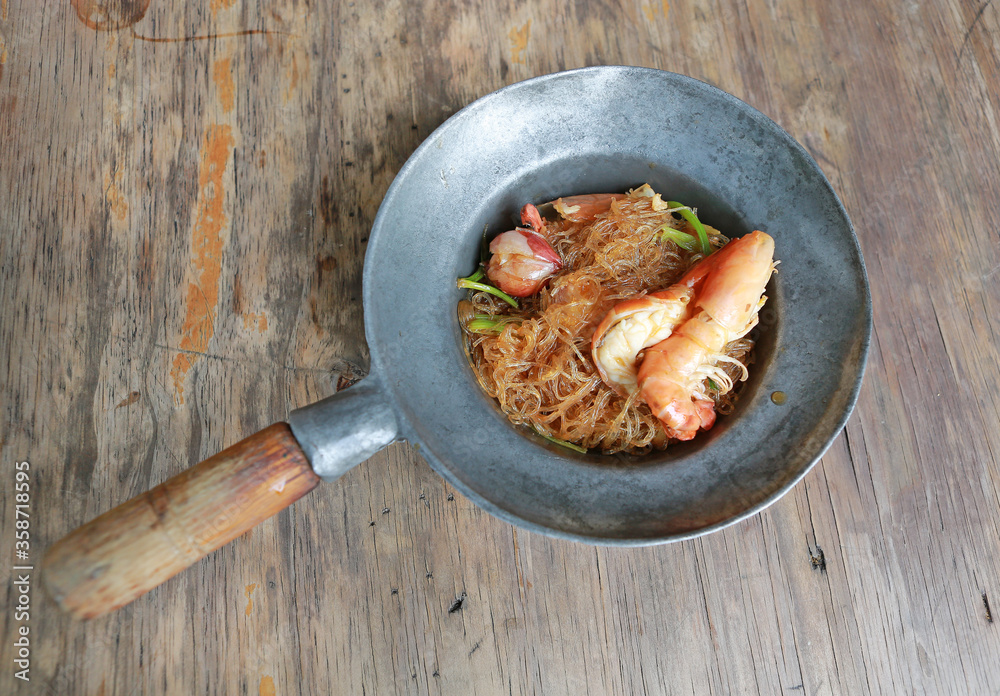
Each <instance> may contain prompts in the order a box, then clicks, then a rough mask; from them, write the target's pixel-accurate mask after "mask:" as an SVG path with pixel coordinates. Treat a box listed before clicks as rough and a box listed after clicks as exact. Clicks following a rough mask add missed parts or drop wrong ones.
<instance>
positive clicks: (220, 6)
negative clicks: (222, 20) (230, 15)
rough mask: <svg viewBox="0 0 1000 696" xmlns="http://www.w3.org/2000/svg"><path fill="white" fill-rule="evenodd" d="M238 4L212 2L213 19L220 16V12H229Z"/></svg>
mask: <svg viewBox="0 0 1000 696" xmlns="http://www.w3.org/2000/svg"><path fill="white" fill-rule="evenodd" d="M235 4H236V0H212V2H211V3H210V4H209V7H210V8H211V9H212V19H215V16H216V15H217V14H219V10H228V9H229V8H230V7H232V6H233V5H235Z"/></svg>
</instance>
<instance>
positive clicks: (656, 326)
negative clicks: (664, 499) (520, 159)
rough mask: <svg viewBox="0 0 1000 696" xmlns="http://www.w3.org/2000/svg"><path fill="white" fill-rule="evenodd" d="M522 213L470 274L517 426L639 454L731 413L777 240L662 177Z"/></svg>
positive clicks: (481, 359) (468, 283)
mask: <svg viewBox="0 0 1000 696" xmlns="http://www.w3.org/2000/svg"><path fill="white" fill-rule="evenodd" d="M540 211H541V212H540ZM541 213H545V217H543V216H542V214H541ZM521 223H522V224H521V226H520V227H518V228H516V229H514V230H511V231H509V232H504V233H503V234H501V235H498V236H497V237H496V238H495V239H494V240H493V241H492V243H491V244H490V246H489V250H490V252H491V255H490V258H489V260H488V262H487V261H485V260H484V263H483V264H482V268H480V269H479V270H477V271H476V273H474V274H473V275H472V276H469V277H468V278H461V279H459V286H460V287H464V288H467V289H469V290H470V294H469V296H468V298H467V299H465V300H463V301H462V302H461V303H460V304H459V318H460V322H461V325H462V328H463V331H464V334H465V338H466V342H467V348H468V352H469V356H470V361H471V363H472V367H473V370H474V371H475V373H476V376H477V378H478V380H479V383H480V384H481V385H482V387H483V389H484V390H485V391H486V393H487V394H489V395H490V396H491V397H493V398H495V399H496V400H497V402H498V403H499V405H500V408H501V409H502V410H503V412H504V413H505V414H506V415H507V416H508V418H510V420H511V421H512V422H514V423H516V424H519V425H526V426H529V427H531V428H533V429H534V430H535V431H537V432H538V433H539V434H541V435H542V436H544V437H546V438H549V439H552V440H554V441H556V442H559V443H561V444H565V445H567V446H569V447H572V448H574V449H580V450H589V449H595V450H600V451H603V452H607V453H611V452H619V451H625V452H632V453H641V452H644V451H648V450H650V449H664V448H666V447H667V445H668V444H669V442H671V441H673V440H689V439H691V438H693V437H694V436H695V435H696V434H697V432H698V431H699V430H708V429H709V428H711V427H712V425H713V424H714V423H715V420H716V413H722V414H725V413H729V412H731V411H732V408H733V404H734V403H735V399H736V393H735V392H734V386H735V385H736V384H737V383H738V382H740V381H743V380H745V379H746V378H747V375H748V372H747V367H748V365H749V364H750V363H751V361H752V355H753V353H752V348H753V340H752V339H751V338H750V337H749V336H748V334H749V333H750V331H751V330H752V329H753V328H754V326H756V325H757V318H758V312H759V311H760V309H761V307H763V305H764V303H765V301H766V298H765V297H764V296H763V293H764V288H765V286H766V285H767V281H768V279H769V278H770V276H771V274H772V272H773V271H774V267H775V262H774V261H773V252H774V242H773V240H772V239H771V237H769V236H768V235H766V234H764V233H763V232H753V233H752V234H749V235H746V236H745V237H742V238H739V239H736V240H733V241H729V240H728V239H727V238H726V237H724V236H723V235H722V234H721V233H720V232H719V231H718V230H715V229H714V228H712V227H709V226H708V225H704V224H703V223H702V222H701V221H700V220H699V219H698V217H697V214H696V211H694V210H692V209H691V208H689V207H687V206H684V205H682V204H680V203H678V202H676V201H665V200H663V199H662V197H661V196H660V194H658V193H655V192H654V191H653V190H652V189H651V188H650V187H649V186H648V185H644V186H642V187H639V188H637V189H634V190H632V191H629V192H628V194H590V195H584V196H572V197H568V198H560V199H558V200H556V201H554V202H552V203H551V204H546V205H543V206H540V210H539V208H536V207H535V206H534V205H531V204H528V205H525V206H524V208H523V209H522V211H521Z"/></svg>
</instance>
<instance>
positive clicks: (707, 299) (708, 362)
mask: <svg viewBox="0 0 1000 696" xmlns="http://www.w3.org/2000/svg"><path fill="white" fill-rule="evenodd" d="M773 255H774V240H773V239H772V238H771V237H770V236H768V235H767V234H764V233H763V232H760V231H757V232H753V233H751V234H748V235H747V236H745V237H741V238H740V239H736V240H734V241H732V242H730V243H729V244H727V245H726V246H725V247H723V248H722V249H720V250H719V251H717V252H716V253H714V254H712V255H711V256H709V257H707V258H706V259H704V260H703V261H701V262H700V263H698V264H697V265H695V266H694V267H692V269H691V270H690V271H688V273H687V274H686V275H685V276H684V278H682V279H681V282H680V283H678V285H681V286H683V287H684V288H690V289H691V291H692V292H693V294H694V298H693V301H691V302H689V303H688V305H687V306H688V307H689V311H688V318H687V319H686V320H684V321H683V322H682V323H680V324H679V325H678V326H677V327H676V328H675V329H674V330H673V331H672V332H671V334H670V336H669V337H668V338H666V339H665V340H663V341H661V342H659V343H657V344H656V345H654V346H652V347H651V348H649V349H647V350H646V354H645V357H644V358H643V359H642V363H641V364H640V366H639V370H638V374H637V381H638V385H639V392H640V394H641V396H642V398H643V400H645V402H646V403H647V404H648V405H649V407H650V409H651V410H652V411H653V414H654V415H655V416H656V417H657V418H659V419H660V422H661V423H662V424H663V426H664V429H665V430H666V432H667V435H668V436H670V437H673V438H677V439H678V440H690V439H691V438H692V437H694V436H695V433H697V432H698V429H699V428H701V429H702V430H708V429H709V428H711V427H712V425H713V424H714V423H715V407H714V402H713V401H712V400H711V399H710V398H709V397H708V395H707V394H706V393H705V389H704V386H703V383H704V382H705V380H706V379H707V378H710V379H712V380H714V381H715V382H716V383H717V384H718V385H719V386H720V390H721V392H722V393H726V392H728V391H729V390H730V389H732V387H733V382H732V379H731V378H730V377H729V376H728V375H727V374H726V372H725V371H724V370H723V369H722V368H721V367H720V366H719V363H723V362H734V361H733V360H732V359H731V358H729V357H727V356H726V355H725V354H724V353H723V352H722V351H723V349H724V348H725V346H726V344H728V343H730V342H731V341H734V340H736V339H738V338H742V337H743V336H745V335H746V334H747V333H749V331H750V330H751V329H753V327H754V326H756V325H757V317H758V312H759V311H760V308H761V307H763V306H764V302H765V301H766V300H767V298H766V297H764V296H763V293H764V288H765V286H766V285H767V281H768V279H769V278H770V277H771V273H773V272H774V267H775V264H774V262H773ZM741 367H742V365H741ZM742 371H743V376H742V377H741V379H746V377H747V374H746V368H745V367H742Z"/></svg>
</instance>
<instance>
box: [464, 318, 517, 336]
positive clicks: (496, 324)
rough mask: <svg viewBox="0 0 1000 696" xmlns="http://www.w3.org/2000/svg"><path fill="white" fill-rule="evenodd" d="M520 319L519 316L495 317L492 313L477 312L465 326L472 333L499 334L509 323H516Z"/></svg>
mask: <svg viewBox="0 0 1000 696" xmlns="http://www.w3.org/2000/svg"><path fill="white" fill-rule="evenodd" d="M520 321H521V320H520V319H518V318H517V317H494V316H492V315H490V314H476V315H474V316H473V317H472V320H471V321H469V323H468V324H466V326H465V328H466V329H467V330H468V331H469V332H471V333H477V334H490V333H495V334H498V333H500V332H501V331H503V330H504V327H506V326H507V324H516V323H519V322H520Z"/></svg>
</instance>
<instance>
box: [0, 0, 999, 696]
mask: <svg viewBox="0 0 1000 696" xmlns="http://www.w3.org/2000/svg"><path fill="white" fill-rule="evenodd" d="M998 44H1000V9H998V6H997V5H996V4H991V3H990V2H989V0H985V1H983V0H964V1H962V0H942V1H941V2H935V3H916V2H887V1H886V0H873V1H872V2H843V3H828V2H801V1H799V0H792V1H791V2H786V3H748V4H745V3H741V4H730V3H725V2H694V3H680V2H678V3H667V2H662V3H657V2H653V3H645V2H643V1H642V0H638V1H633V0H625V1H624V2H622V3H603V2H589V3H588V2H583V3H577V4H575V5H566V6H564V5H563V4H562V3H558V2H550V1H548V0H543V1H542V2H538V3H531V4H524V3H504V2H499V3H498V2H487V3H483V4H482V5H481V6H477V4H475V3H471V4H470V3H451V2H444V1H436V0H431V1H430V2H426V3H422V4H414V3H406V2H398V1H397V0H390V1H389V2H385V3H378V4H376V5H374V6H372V5H369V4H368V3H363V2H343V1H341V2H338V1H336V0H328V1H326V2H319V1H318V0H308V1H303V0H299V1H296V0H284V1H283V2H282V1H274V2H261V3H256V2H244V1H242V0H193V1H192V2H186V3H181V2H174V3H169V2H165V1H163V0H72V2H70V3H67V2H58V3H56V2H45V3H43V2H37V1H36V0H0V156H2V167H0V264H2V275H0V295H2V304H0V307H2V316H0V346H2V356H3V361H2V365H0V375H2V380H3V381H2V385H0V405H2V421H0V428H2V430H0V452H2V463H3V472H4V477H5V480H4V481H3V483H2V485H0V490H2V493H0V520H2V521H0V528H2V530H3V534H2V537H0V538H2V540H3V544H4V547H5V550H4V552H3V553H4V554H5V556H4V557H5V558H7V559H13V560H7V561H5V564H4V566H5V569H7V571H6V572H5V573H4V575H3V577H4V578H5V582H4V591H5V596H6V599H7V606H8V607H11V609H10V610H8V611H4V612H3V618H2V619H0V624H2V627H3V630H2V631H0V637H2V640H0V644H2V647H0V657H2V659H0V692H2V693H5V694H8V693H9V694H20V693H40V694H60V695H61V694H108V695H110V694H158V693H165V694H206V693H219V694H235V693H247V694H255V695H256V694H261V695H264V694H298V693H301V694H327V693H351V694H393V693H443V694H463V695H464V694H500V693H503V694H506V693H510V694H545V695H546V696H549V695H552V694H585V693H589V694H643V693H650V694H688V693H691V694H747V693H759V694H766V695H773V694H786V693H787V694H807V695H809V696H812V695H814V694H904V693H905V694H985V693H997V689H998V688H1000V686H998V685H1000V560H998V559H1000V509H998V508H1000V468H998V454H1000V428H998V425H997V424H998V422H1000V397H998V393H1000V351H998V349H997V342H998V341H1000V329H998V327H1000V320H998V318H997V317H998V316H1000V240H998V232H997V230H998V222H997V221H998V220H1000V195H998V194H1000V60H998V55H1000V45H998ZM610 63H622V64H635V65H644V66H651V67H657V68H663V69H667V70H672V71H675V72H680V73H684V74H687V75H690V76H692V77H695V78H698V79H701V80H705V81H707V82H710V83H712V84H714V85H717V86H719V87H720V88H722V89H724V90H726V91H728V92H730V93H732V94H734V95H736V96H737V97H739V98H741V99H743V100H744V101H746V102H748V103H749V104H751V105H753V106H755V107H756V108H758V109H760V110H761V111H763V112H764V113H765V114H767V115H768V116H770V117H771V118H773V119H774V120H775V121H777V122H778V123H779V124H780V125H781V126H783V127H784V128H785V129H787V130H788V131H789V132H790V133H791V134H792V136H793V137H795V138H796V139H797V140H798V141H799V142H800V143H802V144H803V145H804V146H805V147H806V148H808V150H809V151H810V152H811V153H812V155H813V156H814V157H815V159H816V160H817V162H818V163H819V164H820V166H821V167H822V168H823V170H824V171H825V172H826V174H827V176H828V177H829V178H830V180H831V182H832V183H833V186H834V188H835V189H836V190H837V191H838V193H839V194H840V196H841V197H842V200H843V202H844V204H845V206H846V207H847V209H848V211H849V213H850V215H851V217H852V219H853V222H854V224H855V226H856V228H857V233H858V237H859V239H860V242H861V246H862V249H863V252H864V255H865V260H866V262H867V266H868V272H869V276H870V279H871V287H872V294H873V301H874V326H875V331H874V336H873V342H872V349H871V354H870V356H869V361H868V369H867V374H866V377H865V382H864V386H863V388H862V391H861V395H860V400H859V402H858V405H857V409H856V410H855V412H854V415H853V416H852V418H851V420H850V421H849V423H848V425H847V427H846V430H845V431H844V433H843V435H842V436H840V437H839V438H838V439H837V440H836V441H835V442H834V444H833V446H832V447H831V448H830V450H829V451H828V453H827V454H826V455H825V456H824V457H823V459H822V461H820V462H819V464H818V465H817V466H816V467H815V468H814V469H813V470H812V471H811V473H810V474H809V475H808V476H807V477H806V478H805V480H804V481H803V482H802V483H800V484H799V485H798V486H796V487H795V488H794V490H793V491H792V492H791V493H789V494H788V495H787V496H785V497H784V498H783V499H782V500H780V501H779V502H778V503H776V504H774V505H773V506H772V507H770V508H769V509H767V510H766V511H765V512H763V513H761V514H759V515H757V516H754V517H752V518H750V519H748V520H746V521H744V522H742V523H740V524H737V525H735V526H733V527H730V528H728V529H726V530H724V531H722V532H719V533H716V534H713V535H710V536H708V537H704V538H700V539H697V540H693V541H687V542H683V543H677V544H671V545H666V546H661V547H654V548H643V549H616V548H594V547H589V546H584V545H580V544H576V543H572V542H566V541H558V540H553V539H549V538H547V537H543V536H539V535H537V534H533V533H529V532H525V531H520V530H518V529H515V528H513V527H511V526H509V525H508V524H506V523H504V522H500V521H498V520H496V519H493V518H492V517H490V516H488V515H487V514H485V513H483V512H481V511H480V510H479V509H477V508H476V507H474V506H473V505H472V504H471V503H470V502H469V501H468V500H466V499H464V498H463V497H462V496H461V495H460V494H458V493H457V492H456V491H454V490H452V489H451V488H450V487H449V486H448V485H447V484H445V483H444V482H442V480H441V479H440V478H439V477H438V476H436V475H435V474H434V473H432V472H431V470H430V469H429V468H428V466H427V465H426V464H425V463H424V461H423V460H422V459H421V458H420V456H419V455H418V454H417V453H416V452H415V451H414V450H413V449H412V448H411V447H410V446H409V445H407V444H396V445H393V446H391V447H390V448H388V449H387V450H385V451H383V452H382V453H380V454H378V455H376V456H375V457H373V458H372V459H371V460H370V461H369V462H367V463H366V464H365V465H363V466H361V467H359V468H357V469H355V470H353V471H352V472H351V473H349V474H348V475H347V476H345V477H344V478H343V479H342V480H341V481H340V482H339V483H337V484H335V485H330V486H322V487H320V488H319V489H318V490H317V491H315V492H314V493H313V494H311V495H309V496H308V497H306V498H304V499H303V500H301V501H300V502H298V503H296V504H295V505H294V507H293V508H291V509H290V510H287V511H285V512H283V513H281V514H279V515H278V516H277V517H276V518H274V519H272V520H270V521H268V522H266V523H264V524H263V525H261V526H260V527H258V528H257V529H255V530H254V531H252V532H251V533H248V534H246V535H245V536H243V537H241V538H240V539H238V540H237V541H236V542H235V543H232V544H230V545H228V546H226V547H224V548H222V549H221V550H219V551H218V552H215V553H213V554H212V555H210V556H209V557H208V558H207V559H205V560H203V561H201V562H200V563H198V564H197V565H196V566H195V567H194V568H193V569H191V570H190V571H188V572H186V573H184V574H182V575H180V576H178V577H177V578H175V579H173V580H171V581H169V582H167V583H166V584H165V585H163V586H162V587H160V588H159V589H157V590H155V591H153V592H151V593H150V594H148V595H147V596H145V597H142V598H141V599H139V600H137V601H136V602H134V603H133V604H131V605H129V606H127V607H126V608H124V609H121V610H119V611H118V612H116V613H114V614H112V615H110V616H108V617H105V618H100V619H96V620H93V621H90V622H83V623H82V622H77V621H73V620H71V619H69V618H67V617H65V616H63V615H61V614H60V613H59V612H58V611H57V610H56V609H55V607H54V605H53V604H52V602H51V601H49V600H48V599H47V598H46V597H45V596H44V595H43V594H42V593H41V591H40V584H39V577H38V574H37V570H34V571H29V572H28V575H29V576H30V579H29V589H30V593H29V595H28V596H29V597H30V619H29V620H28V621H26V622H24V621H21V620H19V619H17V618H15V617H16V614H15V612H14V611H13V608H15V607H16V606H17V605H16V603H17V602H18V601H19V597H20V589H21V587H22V585H18V584H16V581H17V580H18V575H17V574H18V572H19V571H16V570H12V568H13V566H14V565H15V564H29V565H30V564H37V563H38V562H39V561H40V559H41V554H42V552H43V550H44V549H45V548H46V547H48V546H49V545H50V544H51V543H52V542H53V541H55V540H56V539H57V538H59V537H61V536H63V535H64V534H65V533H67V532H68V531H70V530H71V529H72V528H74V527H75V526H77V525H78V524H80V523H82V522H84V521H86V520H88V519H90V518H92V517H93V516H95V515H97V514H99V513H101V512H103V511H105V510H107V509H109V508H110V507H112V506H114V505H116V504H118V503H120V502H122V501H124V500H126V499H128V498H130V497H132V496H133V495H135V494H137V493H139V492H140V491H143V490H145V489H147V488H148V487H150V486H151V485H154V484H156V483H158V482H159V481H162V480H164V479H166V478H168V477H169V476H171V475H173V474H175V473H177V472H179V471H181V470H183V469H184V468H186V467H187V466H189V465H190V464H191V463H193V462H195V461H198V460H200V459H203V458H204V457H206V456H208V455H209V454H212V453H214V452H216V451H218V450H219V449H221V448H223V447H225V446H227V445H229V444H231V443H233V442H235V441H237V440H239V439H241V438H242V437H244V436H246V435H248V434H250V433H251V432H254V431H256V430H258V429H260V428H262V427H264V426H266V425H268V424H269V423H272V422H274V421H278V420H283V419H284V418H285V417H286V416H287V414H288V412H289V410H290V409H292V408H295V407H297V406H301V405H305V404H307V403H310V402H312V401H314V400H316V399H318V398H320V397H323V396H325V395H327V394H330V393H332V392H333V391H334V390H335V389H336V388H337V386H338V384H339V385H341V386H343V385H344V384H347V383H350V382H352V381H353V380H355V379H356V378H358V377H359V376H361V375H363V374H364V373H365V372H366V370H367V364H368V353H367V349H366V345H365V340H364V333H363V325H362V305H361V299H360V292H361V270H362V262H363V257H364V251H365V246H366V241H367V235H368V230H369V228H370V226H371V224H372V220H373V218H374V215H375V213H376V211H377V209H378V205H379V203H380V201H381V199H382V197H383V195H384V194H385V192H386V189H387V187H388V186H389V184H390V182H391V181H392V179H393V176H394V174H395V173H396V172H397V171H398V170H399V168H400V167H401V166H402V164H403V163H404V161H405V160H406V158H407V157H408V156H409V154H410V153H411V152H412V151H413V150H414V149H415V148H416V147H417V145H418V144H419V143H420V142H421V140H422V139H423V138H425V137H426V136H427V135H428V134H429V133H430V132H431V131H432V130H433V129H434V128H435V127H436V126H438V125H439V124H440V123H442V122H443V121H444V120H445V119H446V118H447V117H448V116H449V115H450V114H452V113H453V112H455V111H456V110H458V109H459V108H461V107H462V106H463V105H465V104H467V103H468V102H470V101H472V100H473V99H475V98H477V97H479V96H482V95H484V94H487V93H489V92H491V91H493V90H495V89H497V88H499V87H502V86H504V85H507V84H510V83H512V82H516V81H519V80H522V79H524V78H528V77H531V76H535V75H541V74H545V73H550V72H555V71H559V70H563V69H569V68H574V67H579V66H586V65H596V64H610ZM414 214H415V215H419V214H420V211H414ZM23 461H27V462H29V471H30V476H29V477H28V480H29V483H30V486H29V491H30V496H29V499H30V503H29V508H28V509H29V513H30V552H29V553H28V558H27V559H26V560H22V561H18V560H17V559H16V558H15V557H14V546H13V545H14V543H15V536H14V533H15V515H16V508H15V505H16V502H17V499H16V497H15V492H14V482H15V480H16V464H17V463H19V462H23ZM7 554H10V555H7ZM7 573H9V579H7V577H8V576H7ZM22 625H27V626H29V629H30V634H29V635H30V649H29V652H30V673H29V674H30V682H28V683H25V682H23V681H21V680H19V679H17V678H16V677H15V676H14V673H15V671H17V667H16V665H14V663H13V660H14V659H15V658H16V657H17V654H16V652H17V647H16V646H14V642H15V640H16V639H17V638H18V633H17V631H18V628H19V627H20V626H22Z"/></svg>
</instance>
